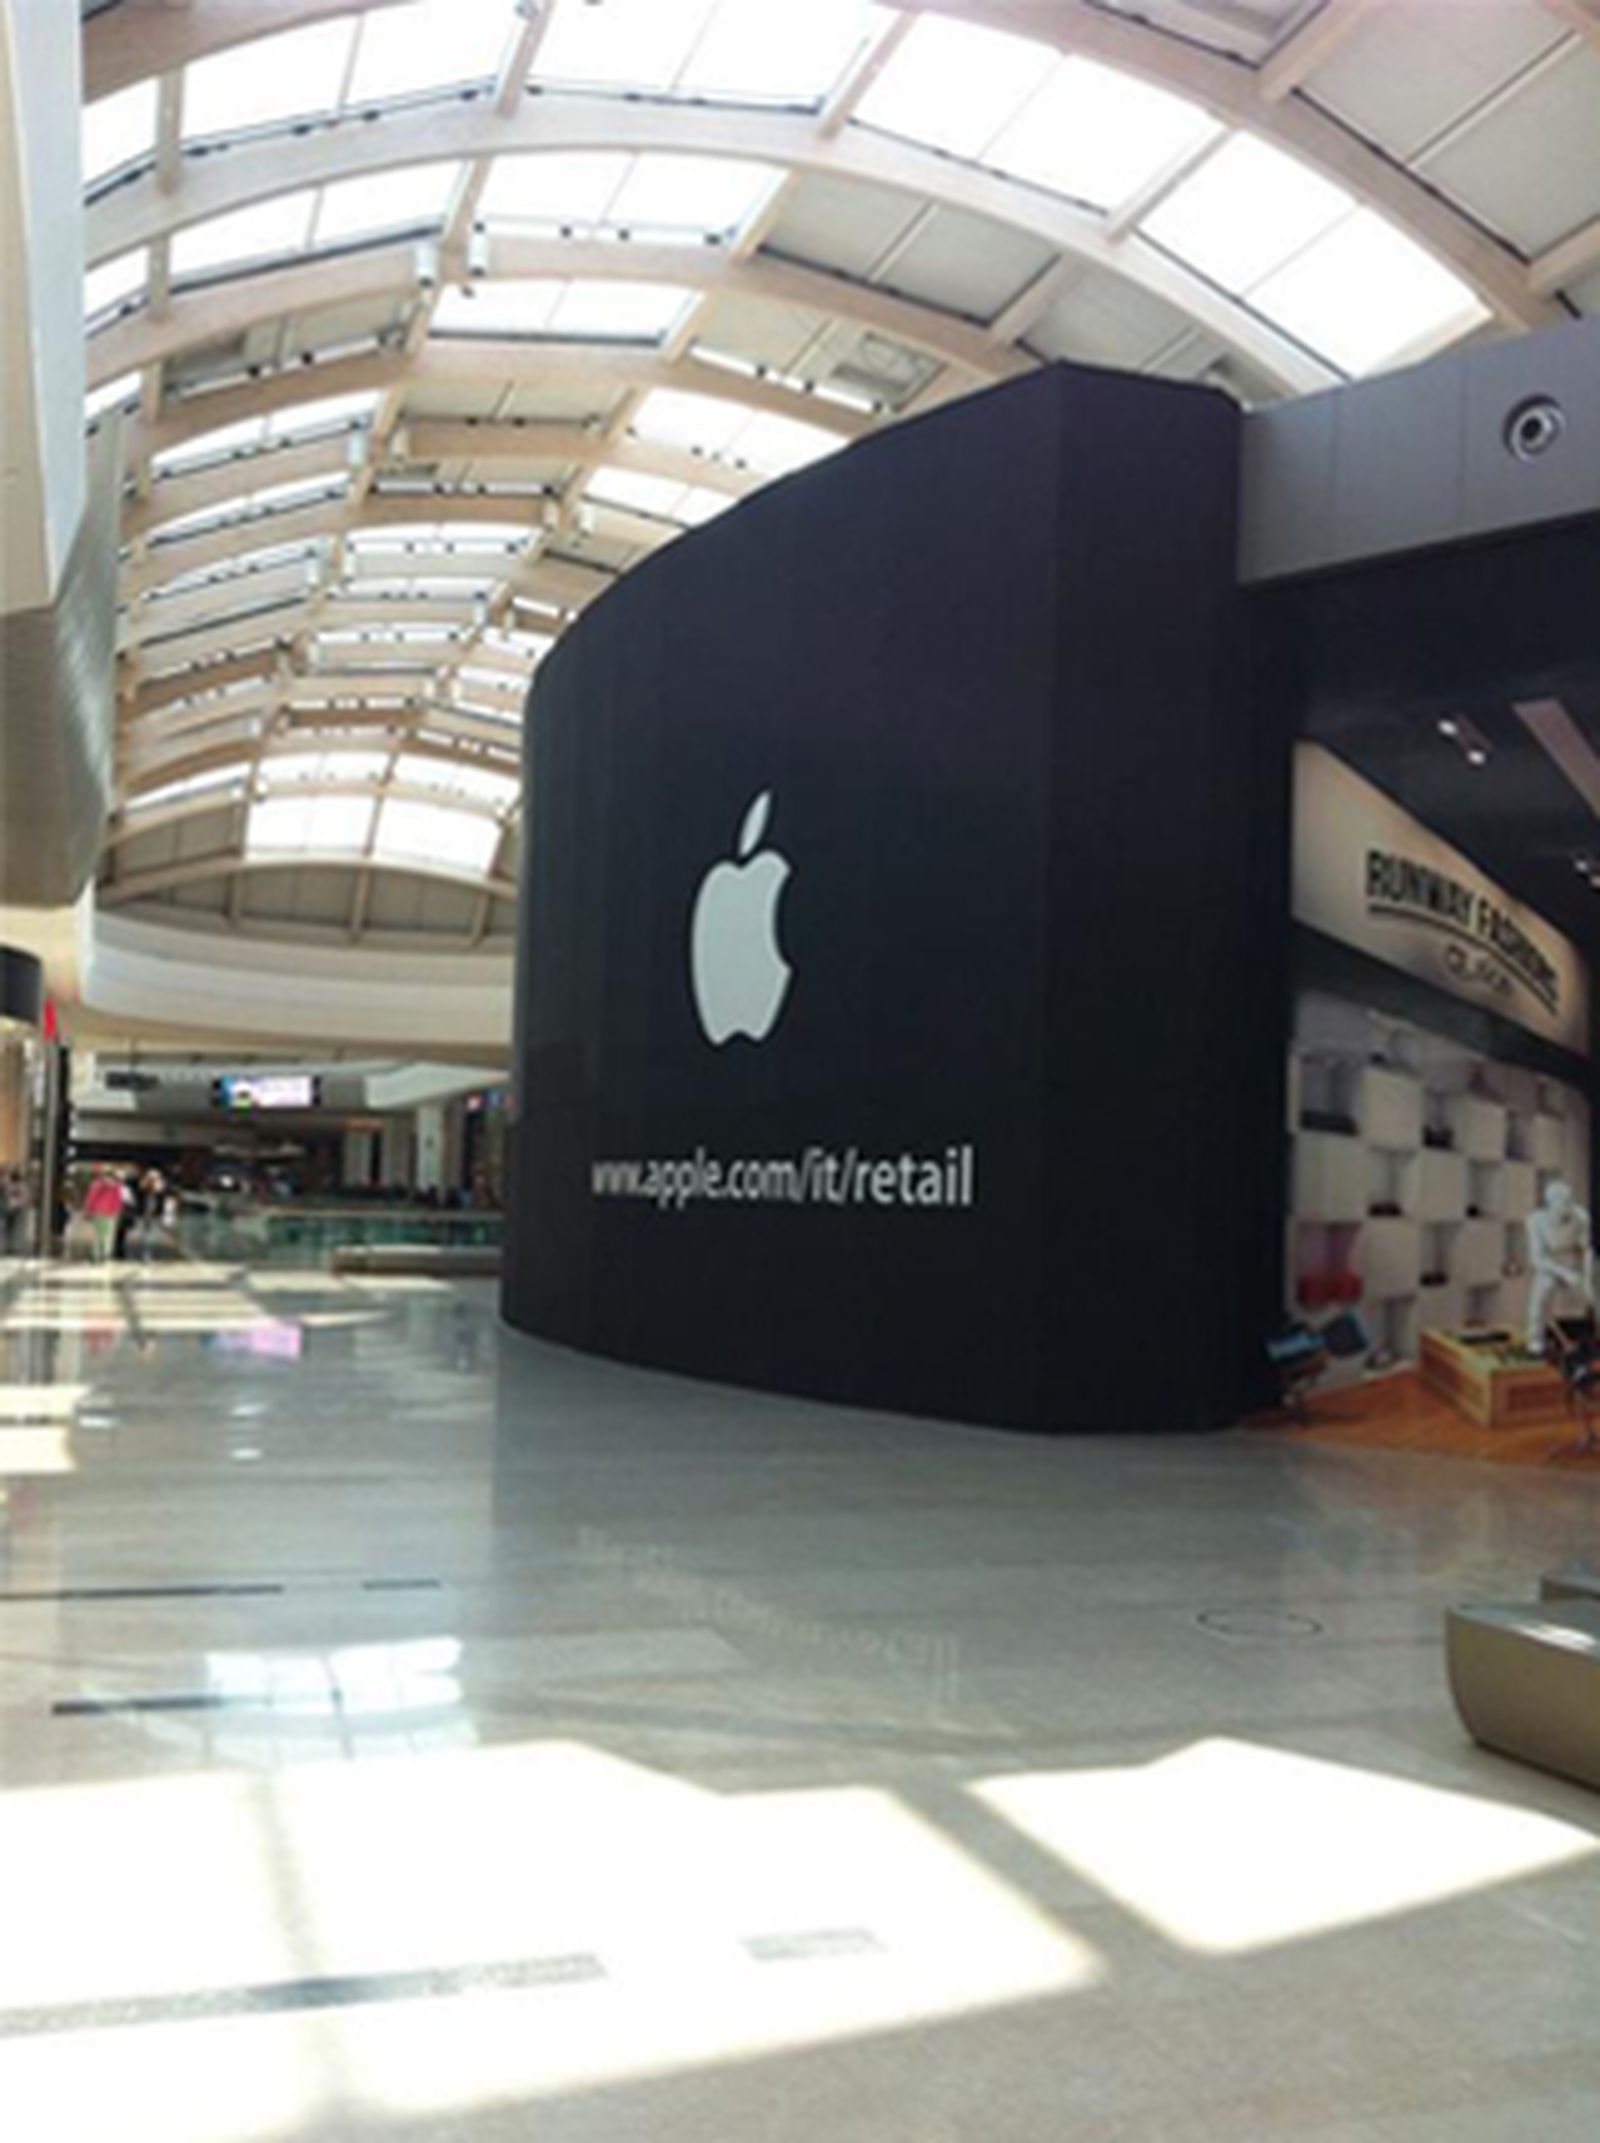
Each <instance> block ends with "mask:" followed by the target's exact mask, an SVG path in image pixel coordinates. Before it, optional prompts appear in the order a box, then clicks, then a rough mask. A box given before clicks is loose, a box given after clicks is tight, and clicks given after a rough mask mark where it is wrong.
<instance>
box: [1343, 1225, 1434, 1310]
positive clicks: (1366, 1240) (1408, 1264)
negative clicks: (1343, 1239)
mask: <svg viewBox="0 0 1600 2143" xmlns="http://www.w3.org/2000/svg"><path fill="white" fill-rule="evenodd" d="M1356 1270H1357V1271H1358V1272H1359V1273H1360V1275H1361V1282H1362V1292H1363V1294H1364V1295H1370V1296H1374V1297H1378V1298H1383V1297H1387V1296H1390V1295H1414V1294H1415V1293H1416V1291H1417V1281H1418V1278H1419V1276H1420V1275H1421V1272H1422V1227H1421V1224H1420V1222H1418V1221H1415V1220H1404V1219H1400V1220H1394V1219H1379V1220H1368V1221H1366V1222H1365V1223H1364V1224H1363V1226H1362V1229H1361V1233H1360V1234H1359V1235H1358V1236H1357V1238H1356Z"/></svg>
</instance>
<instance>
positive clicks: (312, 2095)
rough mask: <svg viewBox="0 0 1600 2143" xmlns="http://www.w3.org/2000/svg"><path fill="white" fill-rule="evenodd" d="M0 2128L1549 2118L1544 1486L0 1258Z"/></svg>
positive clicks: (1226, 2133)
mask: <svg viewBox="0 0 1600 2143" xmlns="http://www.w3.org/2000/svg"><path fill="white" fill-rule="evenodd" d="M0 1275H3V1277H0V1470H3V1486H0V1559H3V1570H0V1591H3V1594H4V1597H3V1599H0V1635H3V1642H0V1774H3V1785H4V1792H3V1794H0V1871H3V1872H0V2109H3V2112H0V2124H3V2129H4V2133H5V2134H6V2136H7V2137H8V2138H9V2137H14V2138H16V2143H134V2139H138V2143H269V2139H279V2143H302V2139H304V2143H310V2139H313V2138H315V2139H317V2143H362V2139H368V2138H376V2137H384V2138H408V2139H416V2143H422V2139H440V2143H442V2139H445V2138H450V2139H452V2143H488V2139H491V2138H493V2139H509V2138H516V2139H518V2143H524V2139H528V2138H538V2139H540V2143H545V2139H556V2143H678V2139H680V2138H681V2139H684V2143H756V2139H761V2143H791V2139H793V2143H799V2139H802V2138H804V2139H806V2143H887V2139H893V2143H968V2139H974V2143H976V2139H982V2143H1101V2139H1104V2143H1111V2139H1126V2143H1166V2139H1169V2138H1170V2139H1172V2143H1256V2139H1266V2138H1280V2137H1283V2138H1295V2139H1304V2143H1310V2139H1313V2138H1314V2139H1316V2143H1335V2139H1337V2143H1357V2139H1361V2143H1523V2139H1527V2143H1579V2139H1582V2143H1592V2138H1593V2137H1594V2136H1595V2135H1596V2134H1597V2133H1600V2008H1597V2006H1596V2002H1595V1998H1594V1997H1595V1989H1596V1985H1597V1981H1600V1946H1597V1941H1600V1850H1597V1848H1600V1802H1597V1800H1596V1799H1595V1797H1594V1796H1592V1795H1587V1794H1585V1793H1583V1792H1582V1791H1580V1790H1579V1789H1577V1788H1569V1787H1567V1786H1564V1785H1562V1784H1561V1783H1559V1782H1557V1781H1554V1780H1550V1779H1545V1778H1541V1777H1539V1776H1537V1775H1535V1774H1533V1773H1531V1772H1526V1771H1523V1770H1520V1769H1517V1768H1516V1767H1514V1766H1512V1765H1510V1764H1508V1763H1504V1762H1500V1761H1498V1760H1496V1759H1493V1758H1491V1757H1489V1756H1486V1755H1484V1754H1481V1753H1479V1752H1477V1751H1475V1750H1473V1749H1472V1748H1471V1747H1469V1746H1467V1745H1466V1744H1465V1743H1464V1742H1463V1740H1462V1738H1461V1735H1460V1732H1459V1730H1458V1728H1457V1726H1456V1724H1455V1721H1454V1717H1453V1714H1452V1712H1451V1710H1450V1707H1449V1703H1448V1699H1447V1696H1446V1693H1445V1690H1444V1685H1443V1679H1442V1670H1441V1661H1440V1651H1439V1628H1440V1616H1441V1613H1442V1610H1443V1608H1444V1606H1445V1604H1446V1603H1447V1602H1448V1601H1450V1600H1453V1599H1455V1598H1457V1597H1461V1596H1472V1595H1478V1596H1484V1595H1491V1596H1492V1595H1495V1594H1505V1595H1518V1594H1526V1593H1527V1592H1528V1591H1529V1590H1530V1588H1531V1586H1532V1584H1533V1582H1534V1580H1535V1577H1536V1574H1537V1572H1538V1570H1539V1569H1540V1567H1541V1566H1542V1565H1544V1564H1547V1563H1550V1562H1552V1561H1554V1560H1557V1559H1558V1558H1562V1557H1566V1556H1570V1555H1573V1554H1577V1553H1582V1552H1584V1551H1585V1550H1587V1551H1588V1552H1589V1553H1591V1554H1593V1553H1594V1552H1595V1551H1596V1548H1597V1546H1600V1480H1589V1479H1586V1478H1582V1477H1577V1476H1574V1475H1573V1474H1571V1473H1564V1472H1563V1473H1557V1472H1551V1473H1544V1472H1540V1471H1537V1470H1529V1471H1522V1470H1520V1469H1511V1468H1487V1467H1484V1468H1478V1467H1474V1466H1472V1465H1469V1464H1461V1463H1456V1462H1453V1461H1449V1460H1433V1459H1426V1458H1413V1457H1398V1456H1383V1455H1378V1454H1370V1453H1360V1452H1347V1451H1338V1450H1327V1449H1321V1450H1312V1449H1299V1448H1296V1446H1295V1445H1294V1443H1293V1441H1292V1439H1287V1438H1277V1437H1268V1436H1260V1435H1256V1436H1237V1437H1230V1438H1223V1439H1211V1440H1199V1439H1177V1438H1173V1439H1151V1440H1139V1441H1124V1442H1111V1441H1106V1442H1094V1441H1070V1442H1053V1441H1046V1440H1029V1439H1024V1438H1015V1437H1007V1436H1002V1435H995V1434H983V1433H977V1432H965V1431H962V1430H958V1429H954V1428H949V1427H938V1426H927V1425H923V1424H919V1423H913V1422H909V1421H902V1420H894V1419H887V1418H882V1417H876V1418H875V1417H869V1416H861V1415H852V1414H849V1413H845V1412H835V1411H830V1410H827V1409H824V1408H820V1407H814V1406H808V1405H803V1404H799V1403H795V1402H791V1401H785V1400H776V1399H767V1398H760V1397H754V1396H751V1395H749V1394H741V1393H736V1392H729V1391H723V1390H710V1389H706V1388H703V1387H699V1386H695V1385H692V1384H688V1383H682V1382H677V1381H674V1380H671V1379H667V1378H657V1377H652V1376H648V1375H642V1374H638V1373H635V1372H630V1371H625V1370H621V1369H615V1368H611V1367H607V1366H603V1365H597V1364H592V1363H587V1362H584V1361H581V1360H578V1359H576V1358H573V1357H571V1356H568V1355H564V1354H562V1353H559V1352H557V1351H554V1350H550V1349H546V1348H542V1347H539V1346H536V1345H533V1344H531V1343H529V1342H526V1341H523V1340H520V1339H517V1338H515V1337H511V1336H508V1335H506V1334H505V1333H503V1332H502V1331H500V1330H499V1329H498V1327H497V1325H496V1322H495V1317H494V1312H493V1302H492V1297H491V1294H490V1292H489V1291H488V1290H487V1289H467V1288H464V1289H457V1290H450V1289H446V1288H443V1287H441V1286H439V1285H438V1284H436V1283H428V1282H420V1281H411V1282H401V1281H390V1282H386V1283H384V1282H378V1281H369V1282H367V1283H365V1284H364V1285H360V1286H355V1285H349V1284H346V1283H344V1282H341V1281H339V1280H336V1279H334V1278H332V1277H331V1276H328V1275H321V1274H314V1273H308V1274H286V1273H266V1272H262V1273H257V1274H255V1275H248V1274H239V1273H235V1272H231V1271H228V1270H225V1269H222V1268H214V1267H212V1268H197V1267H188V1268H176V1269H165V1268H158V1269H155V1270H152V1271H151V1272H150V1273H149V1274H148V1276H146V1277H141V1276H138V1275H133V1276H131V1277H130V1276H129V1275H127V1274H125V1273H122V1272H113V1273H110V1274H107V1275H101V1274H96V1273H91V1272H86V1271H83V1270H57V1271H54V1272H44V1273H41V1272H29V1271H22V1270H19V1269H17V1268H11V1269H10V1271H9V1274H8V1275H7V1274H6V1268H4V1267H0Z"/></svg>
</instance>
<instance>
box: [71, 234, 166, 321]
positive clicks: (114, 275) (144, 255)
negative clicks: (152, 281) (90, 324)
mask: <svg viewBox="0 0 1600 2143" xmlns="http://www.w3.org/2000/svg"><path fill="white" fill-rule="evenodd" d="M149 273H150V249H149V247H148V246H135V247H134V249H133V251H132V252H131V253H119V254H118V255H117V257H116V259H115V260H106V261H102V262H101V263H100V265H99V267H98V268H91V269H90V270H89V272H88V274H87V275H85V277H84V279H83V317H84V318H85V320H98V319H100V318H101V317H102V316H103V315H104V314H106V313H109V312H111V311H112V309H113V308H114V307H118V306H121V305H125V304H126V303H127V301H128V300H129V299H130V298H135V297H137V296H138V295H139V293H140V292H141V291H142V290H143V289H144V286H145V279H146V277H147V276H148V275H149Z"/></svg>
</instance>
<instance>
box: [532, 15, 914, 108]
mask: <svg viewBox="0 0 1600 2143" xmlns="http://www.w3.org/2000/svg"><path fill="white" fill-rule="evenodd" d="M880 13H881V11H880V10H877V9H874V8H872V7H870V6H868V5H867V4H866V0H805V5H804V6H803V7H774V6H773V5H772V0H606V5H605V6H603V7H593V6H589V7H582V6H580V7H562V8H559V9H558V10H557V11H556V14H555V16H554V18H553V20H552V22H551V25H550V29H549V31H548V33H547V35H546V36H545V39H544V41H543V43H542V44H541V46H540V48H539V53H538V58H537V60H536V62H535V64H534V70H533V79H534V80H535V81H536V82H543V83H551V84H562V85H566V84H572V85H576V86H578V87H582V88H586V89H611V90H633V91H645V92H648V93H650V94H653V95H657V96H681V97H705V98H709V99H723V100H728V101H753V102H768V103H794V104H819V103H820V102H821V101H822V100H823V98H824V97H826V96H827V94H828V92H829V91H830V90H831V89H832V88H833V87H834V85H835V84H836V83H837V82H838V80H839V79H840V77H841V76H842V75H843V73H844V71H845V69H846V68H847V67H848V66H849V64H850V62H851V60H852V58H854V57H855V55H856V54H857V53H858V52H859V51H860V50H861V49H862V47H863V45H865V44H866V43H867V42H868V40H869V39H870V38H871V37H872V36H873V35H874V32H875V29H876V28H877V24H876V22H875V18H876V17H878V16H879V15H880Z"/></svg>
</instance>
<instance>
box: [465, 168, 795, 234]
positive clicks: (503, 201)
mask: <svg viewBox="0 0 1600 2143" xmlns="http://www.w3.org/2000/svg"><path fill="white" fill-rule="evenodd" d="M782 176H783V174H782V173H781V172H780V171H778V170H777V169H775V168H774V166H772V165H771V164H759V163H751V162H747V161H741V160H740V159H738V158H735V157H726V156H673V155H668V154H659V155H658V154H644V155H639V156H624V155H608V154H604V153H599V152H595V153H587V152H584V153H577V152H574V153H571V154H566V153H559V152H558V153H554V154H543V155H537V156H535V155H521V156H501V157H497V158H496V159H495V163H494V168H493V170H492V172H491V174H490V176H489V180H488V183H487V184H486V185H485V187H484V190H483V194H482V197H481V199H480V201H479V204H478V216H479V218H480V220H481V221H482V222H484V223H486V224H488V225H489V226H490V227H491V228H492V227H494V226H495V225H497V224H499V225H508V226H516V225H534V226H537V227H540V228H551V229H569V230H584V231H619V230H626V231H630V232H632V233H634V234H635V235H636V236H638V237H641V238H643V237H649V238H677V239H682V238H694V239H703V238H705V237H706V236H707V235H708V234H712V235H722V236H729V235H732V234H733V233H735V232H737V231H739V230H740V229H742V228H743V226H744V225H745V224H746V223H748V222H749V220H750V219H751V217H752V216H754V215H756V214H758V213H759V212H760V210H761V208H762V207H763V206H764V205H765V203H766V202H767V201H768V200H769V199H770V198H771V195H772V192H773V190H774V188H775V187H776V186H778V185H779V184H780V183H781V181H782Z"/></svg>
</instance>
